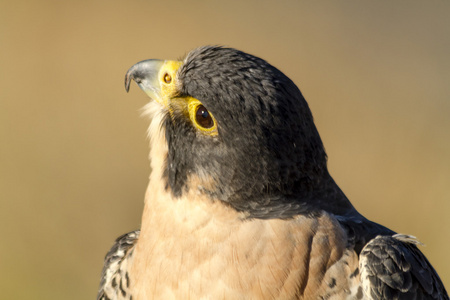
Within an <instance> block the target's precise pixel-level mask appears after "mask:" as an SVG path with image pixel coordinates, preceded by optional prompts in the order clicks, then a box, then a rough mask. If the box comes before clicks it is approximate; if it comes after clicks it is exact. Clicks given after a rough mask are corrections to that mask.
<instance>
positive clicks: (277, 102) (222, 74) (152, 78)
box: [125, 46, 351, 218]
mask: <svg viewBox="0 0 450 300" xmlns="http://www.w3.org/2000/svg"><path fill="white" fill-rule="evenodd" d="M131 80H134V81H135V82H136V83H137V84H138V85H139V87H140V88H141V89H142V90H143V91H144V92H145V93H146V94H147V95H148V96H149V97H150V98H151V99H152V101H151V102H150V103H149V104H148V105H147V107H146V110H147V111H149V112H150V114H151V115H152V125H151V126H150V129H149V134H150V139H151V148H152V149H153V148H154V149H165V150H161V151H159V153H156V152H158V151H153V152H151V153H154V154H151V157H150V159H151V160H155V161H156V160H157V159H156V157H153V155H154V156H156V155H161V157H160V159H159V160H158V161H160V165H158V166H156V165H152V168H153V171H154V170H155V168H160V169H161V172H160V174H161V175H160V177H161V178H160V179H161V181H162V182H161V184H163V185H164V186H165V188H166V189H167V190H169V191H170V192H171V193H172V194H173V196H174V197H175V198H177V197H180V196H181V195H183V193H186V192H189V191H192V189H194V190H196V191H198V192H199V193H202V194H205V195H208V196H209V197H210V198H211V200H213V201H222V202H223V203H224V204H226V205H230V206H231V207H233V208H235V209H236V210H238V211H243V212H245V213H246V214H247V215H248V216H249V217H255V218H273V217H281V218H283V217H290V216H293V215H295V214H298V213H301V212H312V211H314V210H315V209H316V208H317V207H318V202H317V201H327V200H326V197H325V198H324V197H323V194H321V195H320V197H319V195H318V193H319V191H321V192H320V193H323V190H324V187H329V186H331V185H332V183H334V182H332V179H331V177H330V176H329V174H328V171H327V167H326V161H327V156H326V153H325V150H324V147H323V144H322V141H321V139H320V136H319V134H318V132H317V129H316V127H315V125H314V122H313V117H312V114H311V111H310V109H309V107H308V104H307V103H306V101H305V99H304V98H303V96H302V94H301V92H300V90H299V89H298V88H297V86H296V85H295V84H294V83H293V82H292V81H291V80H290V79H289V78H288V77H287V76H286V75H284V74H283V73H282V72H281V71H279V70H278V69H276V68H275V67H273V66H272V65H270V64H269V63H267V62H266V61H264V60H262V59H260V58H257V57H255V56H252V55H250V54H247V53H244V52H241V51H238V50H235V49H231V48H224V47H212V46H206V47H201V48H197V49H195V50H193V51H191V52H190V53H189V54H188V55H187V56H186V57H185V58H184V59H183V60H181V61H170V60H154V59H151V60H145V61H141V62H139V63H137V64H135V65H134V66H132V67H131V68H130V69H129V71H128V72H127V74H126V77H125V87H126V90H127V91H128V90H129V87H130V82H131ZM155 136H159V137H162V138H155ZM161 144H165V145H161ZM161 152H162V153H161ZM193 178H195V179H196V180H193ZM194 183H195V184H194ZM332 186H333V188H334V185H332ZM336 188H337V186H336ZM337 189H338V188H337ZM333 193H334V194H339V195H340V194H342V192H340V190H333ZM319 198H320V199H321V200H318V199H319ZM344 198H345V196H344ZM341 206H342V207H344V208H349V207H350V206H351V205H350V204H349V203H348V201H346V202H345V203H344V205H341ZM344 208H343V209H344Z"/></svg>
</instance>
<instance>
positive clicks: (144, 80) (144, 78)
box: [125, 59, 165, 103]
mask: <svg viewBox="0 0 450 300" xmlns="http://www.w3.org/2000/svg"><path fill="white" fill-rule="evenodd" d="M164 63H165V61H164V60H159V59H148V60H143V61H141V62H138V63H137V64H135V65H134V66H132V67H131V68H130V69H129V70H128V72H127V74H126V75H125V90H126V91H127V92H128V91H129V90H130V83H131V80H134V81H135V82H136V83H137V85H138V86H139V87H140V88H141V89H142V90H143V91H144V92H145V93H146V94H147V95H148V96H149V97H150V98H152V99H153V100H155V101H157V102H159V103H161V102H163V101H162V99H161V98H162V97H161V83H160V80H159V75H160V71H161V67H162V66H163V65H164Z"/></svg>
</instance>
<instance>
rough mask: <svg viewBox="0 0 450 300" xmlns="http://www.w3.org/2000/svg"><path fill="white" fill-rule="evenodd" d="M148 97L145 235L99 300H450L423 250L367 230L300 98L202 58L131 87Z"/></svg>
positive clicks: (215, 57)
mask: <svg viewBox="0 0 450 300" xmlns="http://www.w3.org/2000/svg"><path fill="white" fill-rule="evenodd" d="M132 80H134V81H135V82H136V83H137V84H138V86H139V87H140V88H141V89H142V90H143V91H144V92H145V93H146V94H147V95H148V96H149V97H150V98H151V101H150V102H149V103H148V104H147V105H146V106H145V112H146V113H147V114H148V115H149V116H150V117H151V123H150V127H149V130H148V134H149V139H150V161H151V169H152V172H151V175H150V181H149V185H148V189H147V192H146V195H145V207H144V211H143V216H142V223H141V228H140V230H136V231H133V232H130V233H128V234H125V235H123V236H121V237H119V238H118V239H117V240H116V242H115V244H114V246H113V247H112V249H111V250H110V251H109V252H108V254H107V255H106V258H105V264H104V268H103V272H102V277H101V283H100V289H99V292H98V296H97V299H133V300H140V299H449V297H448V295H447V292H446V290H445V288H444V286H443V284H442V282H441V280H440V278H439V276H438V274H437V273H436V271H435V270H434V269H433V267H432V266H431V264H430V263H429V262H428V260H427V259H426V258H425V256H424V255H423V254H422V253H421V252H420V250H419V249H418V248H417V245H418V244H419V242H418V241H417V240H416V239H415V238H414V237H413V236H408V235H402V234H397V233H396V232H394V231H392V230H390V229H388V228H386V227H384V226H382V225H379V224H377V223H374V222H372V221H369V220H367V219H366V218H365V217H363V216H362V215H361V214H360V213H358V211H357V210H356V209H355V208H354V207H353V206H352V204H351V203H350V201H349V200H348V199H347V197H346V196H345V194H344V193H343V192H342V191H341V189H340V188H339V187H338V185H337V184H336V183H335V181H334V180H333V178H332V177H331V175H330V174H329V172H328V169H327V155H326V153H325V149H324V146H323V144H322V141H321V138H320V136H319V133H318V132H317V129H316V127H315V125H314V121H313V117H312V114H311V111H310V109H309V107H308V104H307V102H306V101H305V99H304V98H303V96H302V94H301V92H300V90H299V89H298V88H297V86H296V85H295V84H294V83H293V82H292V81H291V80H290V79H289V78H288V77H287V76H286V75H284V74H283V73H282V72H281V71H279V70H278V69H276V68H275V67H273V66H272V65H270V64H269V63H267V62H266V61H265V60H263V59H260V58H258V57H255V56H253V55H250V54H247V53H244V52H241V51H238V50H236V49H231V48H225V47H217V46H205V47H200V48H197V49H195V50H193V51H191V52H190V53H189V54H188V55H187V56H186V57H185V58H184V59H182V60H180V61H169V60H155V59H151V60H145V61H141V62H139V63H137V64H135V65H134V66H132V67H131V68H130V69H129V70H128V72H127V74H126V77H125V88H126V90H127V91H128V90H129V88H130V82H131V81H132Z"/></svg>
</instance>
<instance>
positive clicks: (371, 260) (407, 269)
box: [359, 234, 449, 299]
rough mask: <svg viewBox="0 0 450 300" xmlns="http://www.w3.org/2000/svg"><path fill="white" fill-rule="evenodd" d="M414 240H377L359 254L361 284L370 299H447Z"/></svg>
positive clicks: (398, 235)
mask: <svg viewBox="0 0 450 300" xmlns="http://www.w3.org/2000/svg"><path fill="white" fill-rule="evenodd" d="M417 244H420V242H418V241H417V240H416V239H415V238H414V237H412V236H408V235H400V234H396V235H393V236H377V237H376V238H374V239H372V240H371V241H369V242H368V243H367V245H366V246H365V247H364V248H363V249H362V251H361V254H360V263H359V264H360V269H361V283H362V286H363V288H364V291H365V293H366V295H368V296H369V297H370V299H449V297H448V294H447V292H446V290H445V288H444V285H443V284H442V281H441V279H440V278H439V276H438V274H437V273H436V271H435V270H434V269H433V267H432V266H431V264H430V263H429V262H428V260H427V259H426V258H425V256H424V255H423V254H422V252H420V250H419V249H418V248H417V246H416V245H417Z"/></svg>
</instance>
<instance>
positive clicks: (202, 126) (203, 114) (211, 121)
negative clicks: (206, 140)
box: [188, 98, 217, 135]
mask: <svg viewBox="0 0 450 300" xmlns="http://www.w3.org/2000/svg"><path fill="white" fill-rule="evenodd" d="M188 109H189V117H190V119H191V121H192V124H193V125H194V126H195V128H197V129H198V130H199V131H200V132H202V133H205V134H208V135H217V122H216V119H215V118H214V116H213V115H212V113H211V112H210V111H208V109H207V108H206V107H205V106H203V104H202V103H201V102H200V101H198V100H197V99H195V98H190V99H189V100H188Z"/></svg>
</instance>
